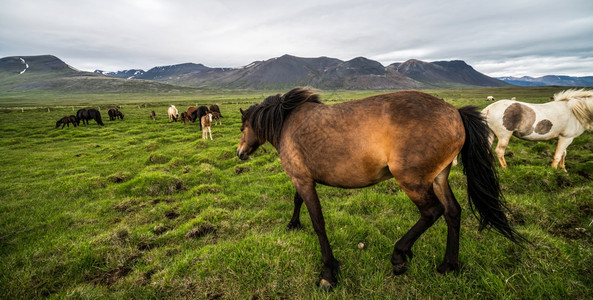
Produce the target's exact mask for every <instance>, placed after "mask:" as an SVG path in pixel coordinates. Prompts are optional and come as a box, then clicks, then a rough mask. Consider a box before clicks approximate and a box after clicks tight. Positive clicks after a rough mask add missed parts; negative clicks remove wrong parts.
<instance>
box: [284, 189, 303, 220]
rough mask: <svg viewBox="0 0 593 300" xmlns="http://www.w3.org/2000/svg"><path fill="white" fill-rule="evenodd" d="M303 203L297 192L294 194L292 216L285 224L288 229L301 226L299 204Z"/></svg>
mask: <svg viewBox="0 0 593 300" xmlns="http://www.w3.org/2000/svg"><path fill="white" fill-rule="evenodd" d="M302 205H303V198H301V196H300V195H299V193H295V194H294V211H293V212H292V218H290V222H288V225H287V226H286V227H287V228H288V229H300V228H303V225H301V206H302Z"/></svg>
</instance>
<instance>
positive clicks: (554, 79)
mask: <svg viewBox="0 0 593 300" xmlns="http://www.w3.org/2000/svg"><path fill="white" fill-rule="evenodd" d="M497 79H499V80H502V81H504V82H506V83H509V84H512V85H518V86H549V85H557V86H578V87H593V76H585V77H572V76H557V75H547V76H543V77H537V78H534V77H529V76H524V77H513V76H507V77H498V78H497Z"/></svg>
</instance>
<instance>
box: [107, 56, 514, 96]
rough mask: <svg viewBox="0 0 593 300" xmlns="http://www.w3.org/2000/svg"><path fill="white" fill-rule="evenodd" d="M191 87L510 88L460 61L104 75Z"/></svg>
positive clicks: (305, 63)
mask: <svg viewBox="0 0 593 300" xmlns="http://www.w3.org/2000/svg"><path fill="white" fill-rule="evenodd" d="M103 74H106V75H109V76H114V77H118V78H136V79H146V80H155V81H159V82H166V83H169V84H175V85H181V86H189V87H209V88H246V89H273V88H290V87H294V86H303V85H308V86H313V87H315V88H320V89H421V88H450V87H498V86H507V85H508V84H506V83H504V82H502V81H500V80H497V79H494V78H491V77H488V76H486V75H484V74H482V73H479V72H477V71H476V70H474V69H473V68H472V67H471V66H469V65H467V64H466V63H465V62H463V61H437V62H432V63H429V62H422V61H418V60H409V61H407V62H404V63H399V64H392V65H390V66H388V67H384V66H383V65H382V64H381V63H379V62H377V61H373V60H370V59H367V58H364V57H357V58H354V59H352V60H349V61H342V60H339V59H336V58H329V57H318V58H302V57H295V56H291V55H283V56H281V57H277V58H271V59H268V60H265V61H256V62H253V63H251V64H249V65H247V66H245V67H242V68H226V69H225V68H209V67H206V66H204V65H202V64H190V63H186V64H180V65H173V66H165V67H156V68H153V69H150V70H149V71H147V72H143V71H142V70H129V71H120V72H115V73H104V72H103Z"/></svg>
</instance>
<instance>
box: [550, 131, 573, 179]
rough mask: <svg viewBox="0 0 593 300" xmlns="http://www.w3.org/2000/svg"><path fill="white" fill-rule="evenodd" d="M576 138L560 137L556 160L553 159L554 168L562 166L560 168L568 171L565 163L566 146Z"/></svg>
mask: <svg viewBox="0 0 593 300" xmlns="http://www.w3.org/2000/svg"><path fill="white" fill-rule="evenodd" d="M573 140H574V138H572V137H571V138H564V137H560V138H558V145H557V146H556V153H554V160H552V168H554V169H556V168H558V167H560V169H562V170H564V171H566V167H565V165H564V158H565V157H566V148H567V147H568V145H570V143H572V141H573Z"/></svg>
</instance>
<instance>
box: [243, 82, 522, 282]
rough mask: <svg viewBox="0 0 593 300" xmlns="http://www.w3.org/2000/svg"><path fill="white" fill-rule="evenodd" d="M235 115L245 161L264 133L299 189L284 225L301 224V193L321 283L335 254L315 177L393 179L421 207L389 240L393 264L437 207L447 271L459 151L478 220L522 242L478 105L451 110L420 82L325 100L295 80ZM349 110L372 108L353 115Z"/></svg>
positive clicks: (398, 268) (454, 258)
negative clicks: (317, 249) (416, 86)
mask: <svg viewBox="0 0 593 300" xmlns="http://www.w3.org/2000/svg"><path fill="white" fill-rule="evenodd" d="M241 114H242V126H241V132H242V133H241V140H240V142H239V146H238V148H237V156H238V157H239V158H240V159H242V160H246V159H247V158H248V157H249V155H250V154H251V153H253V151H255V150H256V149H257V148H258V146H260V145H261V144H263V143H265V142H266V141H267V142H270V143H271V144H272V145H273V146H274V147H275V148H276V149H277V151H278V153H279V156H280V161H281V163H282V166H283V168H284V170H285V172H286V174H287V175H288V176H289V177H290V178H291V180H292V183H293V185H294V187H295V190H296V194H295V196H294V211H293V215H292V219H291V220H290V222H289V223H288V228H289V229H294V228H300V227H301V223H300V209H301V205H302V203H303V202H304V203H305V205H306V207H307V210H308V211H309V215H310V217H311V221H312V223H313V228H314V230H315V232H316V234H317V237H318V239H319V243H320V246H321V254H322V257H323V266H324V267H323V271H322V273H321V281H320V283H319V284H320V286H321V287H322V288H325V289H329V288H331V287H332V286H334V285H335V284H336V283H337V278H336V276H337V272H338V269H339V262H338V261H337V260H336V259H335V258H334V256H333V254H332V250H331V247H330V244H329V241H328V238H327V234H326V231H325V222H324V219H323V215H322V212H321V205H320V202H319V198H318V197H317V192H316V190H315V185H316V184H317V183H320V184H324V185H329V186H335V187H341V188H360V187H366V186H370V185H373V184H376V183H379V182H381V181H384V180H386V179H389V178H392V177H393V178H395V180H396V181H397V183H398V185H399V186H400V187H401V188H402V190H403V191H404V192H405V193H406V194H407V195H408V196H409V198H410V199H411V200H412V201H413V202H414V204H416V206H417V207H418V209H419V210H420V219H419V220H418V221H417V222H416V224H415V225H414V226H412V228H411V229H410V230H409V231H408V232H407V233H406V234H405V235H404V236H403V237H402V238H401V239H400V240H398V241H397V242H396V243H395V246H394V250H393V254H392V257H391V263H392V264H393V271H394V273H395V274H402V273H404V272H405V271H406V270H407V266H408V260H409V259H411V258H412V251H411V249H412V246H413V244H414V242H415V241H416V240H417V239H418V238H419V237H420V235H421V234H422V233H424V231H426V230H427V229H428V228H429V227H431V226H432V224H433V223H434V222H435V221H436V220H437V219H438V218H439V217H440V216H441V215H443V214H444V216H445V221H446V223H447V228H448V232H447V248H446V250H445V258H444V261H443V262H442V263H441V264H440V265H439V266H438V267H437V271H438V272H440V273H445V272H449V271H453V270H457V269H458V268H459V231H460V215H461V207H460V205H459V203H458V202H457V200H456V199H455V196H454V195H453V192H452V191H451V188H450V187H449V182H448V176H449V172H450V170H451V162H452V161H453V159H454V158H455V157H456V156H457V154H458V153H461V160H462V163H463V166H464V172H465V174H466V176H467V185H468V187H467V191H468V199H469V200H468V201H469V203H470V207H471V209H472V211H473V212H474V215H475V216H476V217H477V219H478V221H479V223H480V229H483V228H488V227H491V228H494V229H495V230H496V231H498V232H500V233H501V234H502V235H503V236H505V237H507V238H509V239H510V240H512V241H514V242H517V243H520V242H521V241H523V238H522V237H521V236H520V235H519V234H518V233H517V232H516V231H515V230H514V229H513V228H511V226H510V225H509V223H508V221H507V218H506V216H505V209H506V207H505V202H504V200H503V198H502V194H501V191H500V187H499V183H498V176H497V173H496V169H495V167H494V159H493V155H492V151H491V149H490V147H489V143H488V133H489V130H488V127H487V125H486V124H485V122H484V120H483V118H482V117H481V115H480V112H479V111H478V110H477V108H475V107H471V106H469V107H463V108H460V109H457V108H455V107H453V106H452V105H450V104H448V103H446V102H445V101H443V100H442V99H438V98H435V97H433V96H431V95H428V94H425V93H421V92H416V91H406V92H397V93H391V94H385V95H378V96H374V97H369V98H366V99H361V100H355V101H350V102H344V103H340V104H335V105H324V104H322V103H321V102H320V100H319V97H318V95H316V94H314V93H313V92H311V91H310V90H308V89H304V88H296V89H293V90H291V91H289V92H288V93H286V94H285V95H283V96H282V95H276V96H270V97H268V98H266V99H265V100H264V101H263V102H262V103H260V104H254V105H252V106H251V107H249V108H248V109H247V110H246V111H243V110H241ZM354 114H362V115H371V114H372V115H374V116H375V117H374V118H363V119H359V120H358V121H357V122H355V123H354V122H349V121H348V118H349V116H352V115H354ZM476 211H477V213H476Z"/></svg>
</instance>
